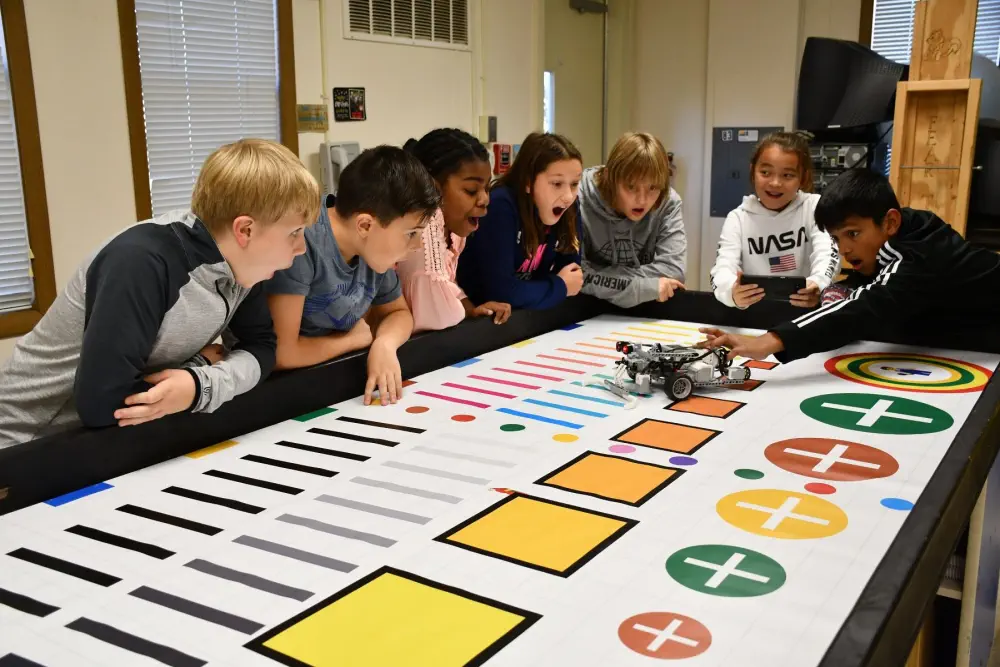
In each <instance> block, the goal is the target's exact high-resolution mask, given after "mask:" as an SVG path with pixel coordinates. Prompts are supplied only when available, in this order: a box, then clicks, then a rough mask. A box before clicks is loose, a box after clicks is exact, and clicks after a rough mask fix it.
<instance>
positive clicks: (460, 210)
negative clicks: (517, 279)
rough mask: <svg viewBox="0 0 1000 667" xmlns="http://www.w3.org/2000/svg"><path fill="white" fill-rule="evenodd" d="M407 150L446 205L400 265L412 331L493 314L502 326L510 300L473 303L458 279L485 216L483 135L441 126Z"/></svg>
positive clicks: (412, 142)
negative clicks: (464, 254)
mask: <svg viewBox="0 0 1000 667" xmlns="http://www.w3.org/2000/svg"><path fill="white" fill-rule="evenodd" d="M404 148H405V149H406V150H407V151H409V152H411V153H413V155H415V156H416V157H417V159H418V160H420V161H421V162H422V163H423V164H424V166H425V167H427V171H428V172H430V175H431V176H432V177H433V178H434V180H435V182H436V183H437V185H438V189H439V190H440V191H441V208H440V209H439V210H438V212H437V213H436V214H435V215H434V217H433V218H432V219H431V221H430V222H429V223H428V224H427V226H426V227H425V228H424V229H423V231H422V233H421V237H422V238H421V245H420V249H419V250H416V251H414V252H412V253H410V254H409V255H408V256H407V257H406V259H404V260H403V261H402V262H400V263H399V264H398V265H397V266H396V273H397V274H398V276H399V279H400V282H401V283H402V287H403V296H404V297H406V302H407V303H408V304H409V305H410V311H411V312H412V313H413V331H414V333H416V332H418V331H427V330H435V329H446V328H448V327H450V326H454V325H456V324H458V323H459V322H461V321H462V320H463V319H464V318H466V317H479V316H492V317H493V321H494V322H495V323H497V324H502V323H504V322H506V321H507V318H508V317H510V304H506V303H498V302H495V301H489V302H487V303H482V304H479V305H478V306H477V305H475V304H473V303H472V302H471V301H469V299H468V297H466V296H465V293H464V292H463V291H462V290H461V288H459V286H458V284H457V283H456V282H455V270H456V269H457V267H458V256H459V255H460V254H461V252H462V248H463V247H464V246H465V238H466V237H467V236H468V235H469V234H471V233H472V232H474V231H476V229H477V228H478V227H479V218H480V217H482V216H484V215H486V207H487V206H488V205H489V201H490V195H489V193H488V191H487V186H488V185H489V182H490V158H489V154H488V153H487V152H486V148H485V147H484V146H483V145H482V143H480V141H479V140H478V139H476V138H475V137H474V136H472V135H471V134H469V133H468V132H463V131H462V130H457V129H450V128H445V129H437V130H431V131H430V132H428V133H427V134H425V135H424V136H423V137H422V138H421V139H420V140H419V141H417V140H415V139H410V140H409V141H407V142H406V144H405V146H404Z"/></svg>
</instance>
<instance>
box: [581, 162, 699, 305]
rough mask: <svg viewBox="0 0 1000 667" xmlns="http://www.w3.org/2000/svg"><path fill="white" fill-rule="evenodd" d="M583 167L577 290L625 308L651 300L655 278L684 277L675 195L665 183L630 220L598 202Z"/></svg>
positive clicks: (681, 231) (655, 290) (590, 173)
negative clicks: (655, 201)
mask: <svg viewBox="0 0 1000 667" xmlns="http://www.w3.org/2000/svg"><path fill="white" fill-rule="evenodd" d="M598 169H600V167H591V168H589V169H587V170H585V171H584V172H583V181H582V182H581V183H580V212H581V217H582V218H583V253H582V254H583V293H584V294H590V295H592V296H596V297H598V298H600V299H604V300H605V301H610V302H611V303H613V304H614V305H616V306H621V307H622V308H629V307H631V306H635V305H637V304H640V303H644V302H646V301H654V300H655V299H656V298H657V296H659V292H660V277H661V276H663V277H666V278H675V279H677V280H680V281H682V282H683V281H684V271H685V268H686V264H687V236H686V235H685V233H684V220H683V215H682V210H681V197H680V195H678V194H677V192H676V191H675V190H674V189H673V188H670V189H669V192H668V193H667V196H665V197H664V198H663V201H662V202H660V205H659V206H658V207H656V208H654V209H652V210H651V211H649V212H648V213H646V215H645V216H644V217H643V218H642V219H641V220H639V221H638V222H632V221H631V220H629V219H628V218H626V217H625V216H623V215H621V214H620V213H618V211H616V210H615V209H614V208H613V207H612V206H611V205H609V204H608V203H607V202H605V201H604V198H603V197H601V193H600V191H599V190H598V189H597V184H596V183H594V176H595V175H596V173H597V170H598Z"/></svg>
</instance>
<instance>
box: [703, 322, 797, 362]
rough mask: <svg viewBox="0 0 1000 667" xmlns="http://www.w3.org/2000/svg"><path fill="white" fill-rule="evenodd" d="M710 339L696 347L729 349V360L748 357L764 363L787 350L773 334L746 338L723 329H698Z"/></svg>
mask: <svg viewBox="0 0 1000 667" xmlns="http://www.w3.org/2000/svg"><path fill="white" fill-rule="evenodd" d="M698 331H700V332H701V333H703V334H705V335H706V336H707V337H708V340H703V341H701V342H699V343H697V344H696V345H695V347H698V348H701V349H705V348H712V349H715V348H717V347H726V348H729V355H728V356H729V358H730V359H735V358H736V357H746V358H748V359H756V360H757V361H762V360H764V359H767V358H768V357H769V356H771V355H772V354H775V353H777V352H781V351H782V350H784V349H785V345H784V343H782V342H781V339H780V338H778V337H777V336H776V335H775V334H773V333H770V332H769V333H766V334H764V335H762V336H744V335H743V334H733V333H726V332H725V331H722V330H721V329H716V328H714V327H706V328H704V329H698Z"/></svg>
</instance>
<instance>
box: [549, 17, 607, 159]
mask: <svg viewBox="0 0 1000 667" xmlns="http://www.w3.org/2000/svg"><path fill="white" fill-rule="evenodd" d="M544 35H545V69H546V70H547V71H550V72H552V76H553V82H554V88H555V114H554V116H555V118H554V121H555V125H554V129H555V131H556V132H558V133H559V134H562V135H564V136H566V137H567V138H569V140H570V141H572V142H573V144H574V145H575V146H576V147H577V149H578V150H579V151H580V153H581V154H582V155H583V166H585V167H589V166H592V165H597V164H602V163H603V162H604V156H603V155H602V152H601V134H602V129H603V126H604V55H603V50H604V15H603V14H596V13H582V14H581V13H580V12H577V11H576V10H574V9H571V8H570V6H569V3H568V2H559V1H558V0H555V1H553V0H548V2H546V3H545V33H544Z"/></svg>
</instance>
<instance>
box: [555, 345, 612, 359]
mask: <svg viewBox="0 0 1000 667" xmlns="http://www.w3.org/2000/svg"><path fill="white" fill-rule="evenodd" d="M556 349H557V350H559V351H560V352H570V353H572V354H584V355H586V356H588V357H600V358H601V359H614V360H615V361H618V360H619V359H621V357H616V356H615V355H613V354H601V353H600V352H587V351H586V350H571V349H569V348H568V347H557V348H556Z"/></svg>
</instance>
